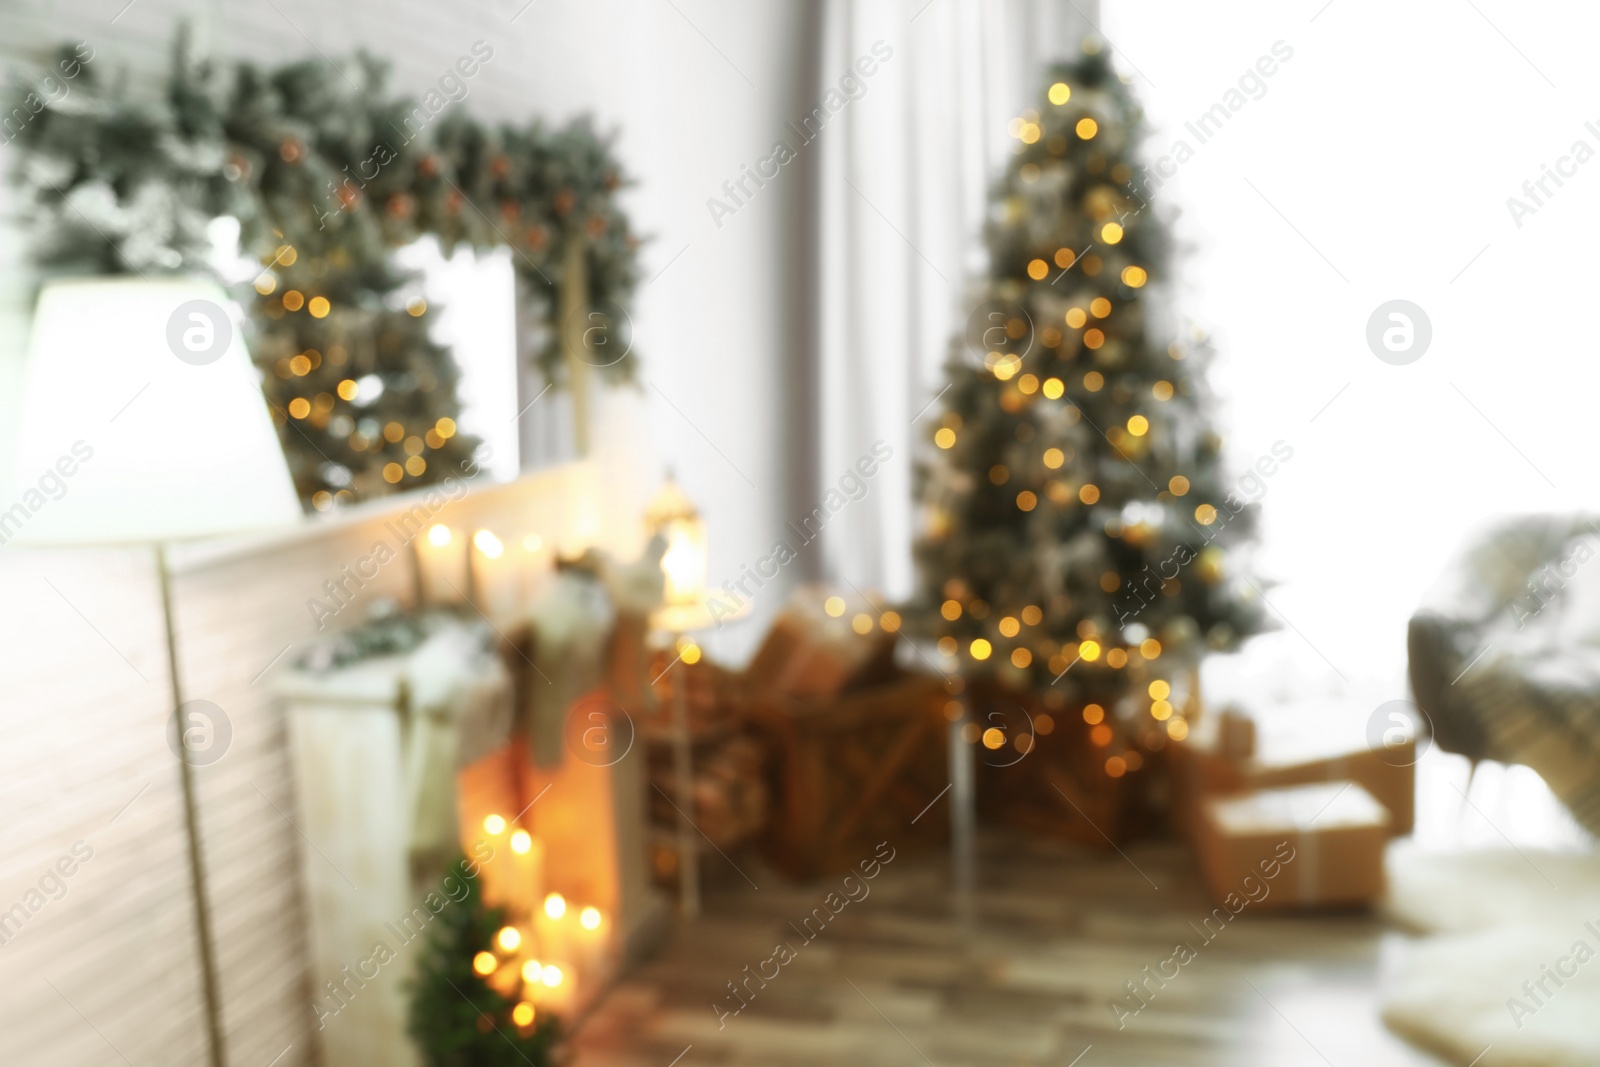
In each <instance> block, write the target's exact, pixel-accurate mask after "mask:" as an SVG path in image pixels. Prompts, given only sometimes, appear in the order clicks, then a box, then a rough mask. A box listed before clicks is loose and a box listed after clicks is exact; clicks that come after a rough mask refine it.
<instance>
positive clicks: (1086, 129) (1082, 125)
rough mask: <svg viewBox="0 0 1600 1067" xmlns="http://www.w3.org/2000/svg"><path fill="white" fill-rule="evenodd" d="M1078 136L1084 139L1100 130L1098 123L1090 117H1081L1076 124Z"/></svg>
mask: <svg viewBox="0 0 1600 1067" xmlns="http://www.w3.org/2000/svg"><path fill="white" fill-rule="evenodd" d="M1077 131H1078V136H1079V137H1082V138H1083V139H1084V140H1085V141H1087V140H1089V139H1090V138H1091V137H1093V136H1094V135H1095V134H1097V133H1099V132H1100V124H1099V123H1098V122H1096V121H1095V120H1094V119H1091V118H1081V119H1079V120H1078V125H1077Z"/></svg>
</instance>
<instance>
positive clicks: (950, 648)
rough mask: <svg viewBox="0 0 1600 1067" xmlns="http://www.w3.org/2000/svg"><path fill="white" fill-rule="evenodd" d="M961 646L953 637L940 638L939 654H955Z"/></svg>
mask: <svg viewBox="0 0 1600 1067" xmlns="http://www.w3.org/2000/svg"><path fill="white" fill-rule="evenodd" d="M960 648H961V645H960V644H959V643H958V642H957V641H956V639H955V638H953V637H941V638H939V654H940V655H941V656H953V655H955V654H956V652H958V651H959V650H960Z"/></svg>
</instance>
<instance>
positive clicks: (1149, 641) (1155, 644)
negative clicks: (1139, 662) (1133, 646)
mask: <svg viewBox="0 0 1600 1067" xmlns="http://www.w3.org/2000/svg"><path fill="white" fill-rule="evenodd" d="M1139 654H1140V655H1141V656H1143V657H1144V658H1145V659H1155V658H1157V657H1158V656H1160V655H1161V642H1160V641H1157V640H1156V639H1155V638H1153V637H1147V638H1145V639H1144V640H1143V641H1140V642H1139Z"/></svg>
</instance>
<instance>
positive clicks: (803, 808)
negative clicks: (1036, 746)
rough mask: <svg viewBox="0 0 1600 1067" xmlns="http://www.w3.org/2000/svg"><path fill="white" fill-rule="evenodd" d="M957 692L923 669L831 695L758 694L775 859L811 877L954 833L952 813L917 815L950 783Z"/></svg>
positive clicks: (754, 706) (753, 710) (765, 843)
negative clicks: (947, 711) (948, 712)
mask: <svg viewBox="0 0 1600 1067" xmlns="http://www.w3.org/2000/svg"><path fill="white" fill-rule="evenodd" d="M948 699H949V696H948V694H947V693H946V691H945V685H944V683H943V682H942V681H940V680H939V679H938V678H934V677H928V676H923V675H910V676H906V677H902V678H900V679H898V680H895V681H892V682H889V683H886V684H883V685H878V686H873V687H871V688H867V689H862V690H859V691H856V692H853V693H849V694H847V695H844V696H840V697H835V698H832V699H826V700H798V699H793V698H785V697H778V696H757V697H755V698H754V699H753V700H752V702H751V704H750V708H749V716H750V721H751V722H752V724H753V725H755V727H756V728H757V729H758V730H760V731H761V732H762V733H763V734H764V735H765V736H766V737H767V739H768V742H769V746H770V752H771V757H770V758H771V766H770V774H771V782H772V810H771V817H770V819H769V821H768V827H767V832H766V833H765V834H764V835H763V838H762V841H761V846H762V852H763V854H764V855H765V856H766V859H767V861H768V862H769V863H771V864H772V865H773V866H775V867H777V868H778V869H780V870H782V871H784V872H786V873H788V874H791V875H794V876H796V877H800V878H810V877H814V876H816V875H820V874H825V873H830V872H834V871H843V870H846V869H849V868H851V867H853V866H855V865H856V864H857V863H859V862H860V861H861V860H862V859H865V858H867V857H868V856H870V855H871V854H872V850H873V848H874V847H875V846H876V845H877V844H878V843H879V842H881V841H888V842H889V843H890V844H891V845H893V846H894V847H895V848H896V849H899V848H901V847H916V846H918V845H931V844H937V843H942V842H944V841H945V840H947V838H948V836H949V813H948V811H947V810H943V809H940V808H937V807H935V809H934V810H932V811H929V812H927V814H926V815H925V816H924V817H923V818H920V819H917V822H916V823H915V824H914V825H913V823H912V820H913V819H916V818H917V816H918V814H919V813H922V812H923V810H924V809H925V808H927V807H928V805H929V803H930V802H931V801H933V800H934V799H935V798H936V797H938V795H939V794H940V793H941V792H942V791H943V790H944V789H945V787H946V786H948V785H949V784H950V776H949V771H948V757H947V747H946V746H947V742H946V723H945V719H944V717H943V708H944V705H945V703H946V701H947V700H948Z"/></svg>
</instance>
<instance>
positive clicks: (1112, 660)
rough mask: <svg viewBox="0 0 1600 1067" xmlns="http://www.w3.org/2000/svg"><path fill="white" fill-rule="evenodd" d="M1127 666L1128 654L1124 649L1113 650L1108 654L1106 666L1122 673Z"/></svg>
mask: <svg viewBox="0 0 1600 1067" xmlns="http://www.w3.org/2000/svg"><path fill="white" fill-rule="evenodd" d="M1127 665H1128V653H1127V652H1125V651H1123V650H1122V649H1120V648H1113V649H1112V650H1111V651H1110V652H1107V653H1106V666H1108V667H1115V668H1116V669H1117V670H1119V671H1120V670H1121V669H1122V668H1124V667H1126V666H1127Z"/></svg>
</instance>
